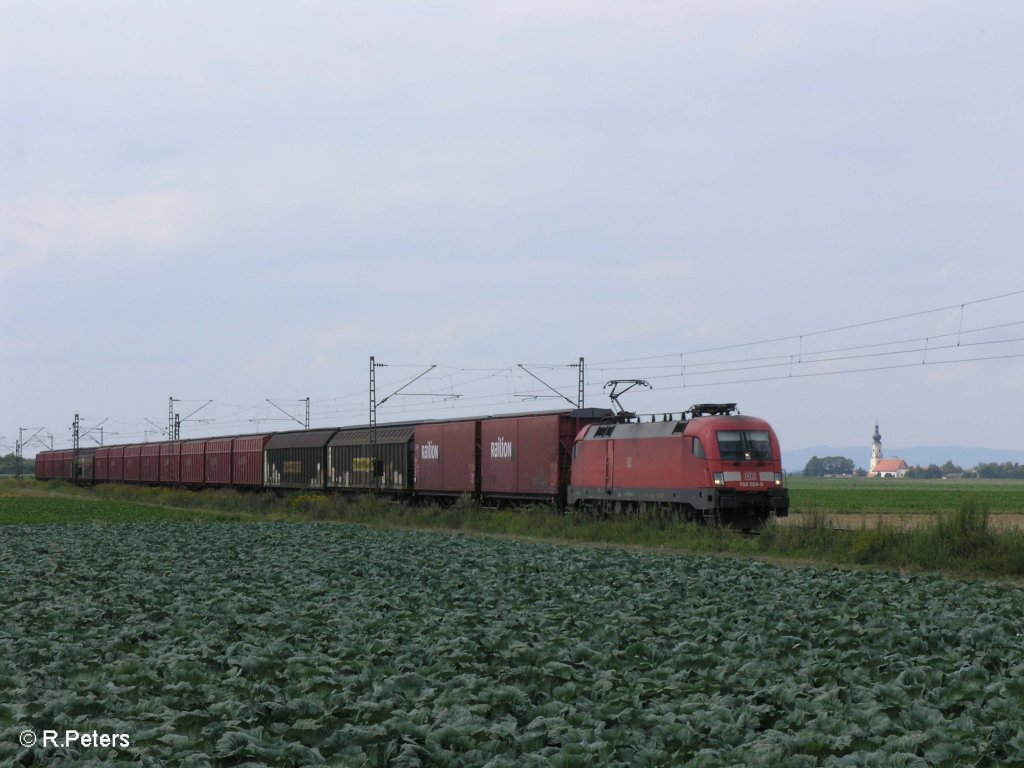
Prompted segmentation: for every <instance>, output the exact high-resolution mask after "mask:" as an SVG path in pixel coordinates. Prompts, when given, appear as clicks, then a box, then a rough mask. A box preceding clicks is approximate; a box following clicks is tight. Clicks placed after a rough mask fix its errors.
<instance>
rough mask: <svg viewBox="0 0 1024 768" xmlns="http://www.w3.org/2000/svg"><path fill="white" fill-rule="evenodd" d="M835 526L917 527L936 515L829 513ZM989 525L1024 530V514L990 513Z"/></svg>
mask: <svg viewBox="0 0 1024 768" xmlns="http://www.w3.org/2000/svg"><path fill="white" fill-rule="evenodd" d="M826 517H827V518H828V520H829V522H830V523H831V524H832V526H833V527H834V528H842V529H844V530H853V531H856V530H860V529H861V528H865V527H866V528H877V527H878V526H880V525H887V526H889V527H891V528H917V527H919V526H922V525H934V524H935V515H888V514H863V515H850V514H827V515H826ZM806 519H807V516H806V515H801V514H800V513H792V514H790V515H789V517H782V518H779V521H778V522H779V525H800V524H801V523H802V522H804V521H805V520H806ZM988 524H989V527H990V528H992V529H993V530H997V531H1008V530H1024V515H1017V514H994V515H989V518H988Z"/></svg>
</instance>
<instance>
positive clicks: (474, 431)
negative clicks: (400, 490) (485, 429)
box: [413, 419, 480, 496]
mask: <svg viewBox="0 0 1024 768" xmlns="http://www.w3.org/2000/svg"><path fill="white" fill-rule="evenodd" d="M413 463H414V469H415V471H414V475H415V480H414V485H415V488H416V493H422V494H426V495H431V496H461V495H463V494H466V495H470V496H475V495H476V494H478V493H479V492H480V421H479V420H478V419H469V420H465V421H447V422H430V423H427V424H419V425H417V427H416V435H415V442H414V445H413Z"/></svg>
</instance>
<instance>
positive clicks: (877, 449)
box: [868, 420, 882, 472]
mask: <svg viewBox="0 0 1024 768" xmlns="http://www.w3.org/2000/svg"><path fill="white" fill-rule="evenodd" d="M881 460H882V435H881V434H880V433H879V431H878V421H877V420H876V421H875V434H873V435H872V436H871V468H870V469H869V470H868V472H874V471H875V467H876V466H878V462H880V461H881Z"/></svg>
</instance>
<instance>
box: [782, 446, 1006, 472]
mask: <svg viewBox="0 0 1024 768" xmlns="http://www.w3.org/2000/svg"><path fill="white" fill-rule="evenodd" d="M812 456H818V457H819V458H820V457H822V456H843V457H845V458H847V459H853V463H854V464H855V465H856V466H858V467H863V468H864V469H867V468H868V463H869V462H870V460H871V446H870V445H869V446H867V447H865V446H863V445H858V446H857V447H855V448H836V447H835V446H831V445H815V446H812V447H810V448H797V449H796V450H793V451H783V452H782V466H783V468H784V469H785V470H786V471H787V472H803V469H804V467H806V466H807V462H808V461H809V460H810V459H811V457H812ZM885 456H886V458H890V459H891V458H895V457H897V456H898V457H899V458H901V459H904V460H906V462H907V464H909V465H910V466H912V467H916V466H921V467H927V466H928V465H929V464H938V465H940V466H941V465H942V464H945V463H946V462H947V461H952V462H953V463H954V464H956V465H957V466H959V467H963V468H964V469H970V468H971V467H975V466H977V465H978V464H983V463H993V462H995V463H997V464H1003V463H1005V462H1007V461H1013V462H1016V463H1018V464H1024V450H1020V451H1015V450H1011V449H1007V448H964V447H963V446H962V445H938V446H936V445H926V446H917V447H914V448H888V447H886V448H885Z"/></svg>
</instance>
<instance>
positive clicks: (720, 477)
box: [711, 472, 725, 485]
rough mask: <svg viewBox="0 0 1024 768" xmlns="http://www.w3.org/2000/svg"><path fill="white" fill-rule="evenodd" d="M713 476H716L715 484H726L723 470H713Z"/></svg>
mask: <svg viewBox="0 0 1024 768" xmlns="http://www.w3.org/2000/svg"><path fill="white" fill-rule="evenodd" d="M711 477H712V478H714V481H715V485H725V475H723V474H722V473H721V472H712V473H711Z"/></svg>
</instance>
